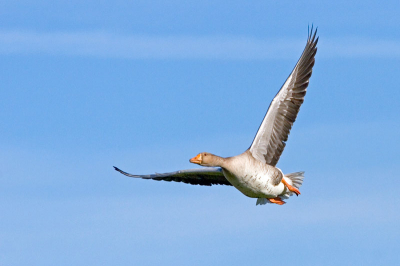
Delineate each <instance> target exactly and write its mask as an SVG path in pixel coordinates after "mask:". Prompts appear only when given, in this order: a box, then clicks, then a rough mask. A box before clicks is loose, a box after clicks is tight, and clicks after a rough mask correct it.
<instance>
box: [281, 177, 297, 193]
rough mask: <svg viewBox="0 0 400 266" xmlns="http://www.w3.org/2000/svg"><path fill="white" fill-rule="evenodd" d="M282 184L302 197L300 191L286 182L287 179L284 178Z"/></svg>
mask: <svg viewBox="0 0 400 266" xmlns="http://www.w3.org/2000/svg"><path fill="white" fill-rule="evenodd" d="M282 183H283V184H284V185H285V186H286V187H287V188H288V189H289V190H290V191H292V192H294V193H296V195H297V196H298V195H300V190H298V189H297V188H295V187H293V186H291V185H289V184H288V182H286V180H285V179H283V178H282Z"/></svg>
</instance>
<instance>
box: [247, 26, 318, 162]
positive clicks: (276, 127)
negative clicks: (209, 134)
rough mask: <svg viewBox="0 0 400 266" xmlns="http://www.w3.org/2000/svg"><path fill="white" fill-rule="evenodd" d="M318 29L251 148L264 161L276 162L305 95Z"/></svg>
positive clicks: (311, 35)
mask: <svg viewBox="0 0 400 266" xmlns="http://www.w3.org/2000/svg"><path fill="white" fill-rule="evenodd" d="M316 34H317V30H315V32H313V29H312V28H311V32H310V34H309V35H308V39H307V44H306V47H305V48H304V51H303V53H302V55H301V57H300V59H299V61H298V62H297V64H296V66H295V67H294V69H293V71H292V73H291V74H290V76H289V77H288V78H287V80H286V82H285V83H284V84H283V86H282V88H281V89H280V90H279V92H278V94H277V95H276V96H275V98H274V99H273V101H272V102H271V104H270V106H269V108H268V111H267V113H266V115H265V117H264V119H263V121H262V123H261V125H260V127H259V129H258V131H257V134H256V136H255V138H254V140H253V143H252V144H251V146H250V148H249V150H250V152H251V154H252V155H253V156H254V157H255V158H256V159H258V160H260V161H261V162H264V163H266V164H269V165H272V166H275V165H276V164H277V163H278V160H279V158H280V156H281V154H282V152H283V149H284V148H285V145H286V143H285V142H286V141H287V139H288V136H289V133H290V130H291V128H292V125H293V123H294V121H295V120H296V117H297V114H298V112H299V110H300V106H301V104H302V103H303V101H304V96H305V95H306V91H307V87H308V82H309V79H310V77H311V74H312V68H313V66H314V63H315V54H316V53H317V43H318V37H317V38H316Z"/></svg>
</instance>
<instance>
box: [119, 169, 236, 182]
mask: <svg viewBox="0 0 400 266" xmlns="http://www.w3.org/2000/svg"><path fill="white" fill-rule="evenodd" d="M114 169H115V170H116V171H118V172H120V173H121V174H123V175H126V176H130V177H136V178H143V179H152V180H156V181H161V180H163V181H168V182H170V181H174V182H183V183H186V184H191V185H201V186H211V185H227V186H231V183H229V181H228V180H226V178H225V176H224V174H223V173H222V169H221V168H215V167H205V168H201V169H188V170H179V171H175V172H170V173H162V174H159V173H155V174H152V175H132V174H129V173H127V172H124V171H122V170H121V169H119V168H117V167H115V166H114Z"/></svg>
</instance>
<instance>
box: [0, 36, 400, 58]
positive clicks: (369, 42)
mask: <svg viewBox="0 0 400 266" xmlns="http://www.w3.org/2000/svg"><path fill="white" fill-rule="evenodd" d="M304 44H305V38H304V39H282V38H280V39H260V38H253V37H249V36H145V35H121V34H113V33H107V32H101V31H92V32H33V31H20V30H13V31H4V30H3V31H0V54H3V55H4V54H47V55H69V56H71V55H72V56H91V57H107V58H125V59H233V60H254V59H256V60H257V59H259V60H260V59H261V60H262V59H286V58H293V57H297V56H298V55H299V53H301V51H302V48H303V46H304ZM320 47H321V48H320V51H319V56H320V57H324V58H327V57H328V58H332V57H344V58H349V57H350V58H357V57H378V58H379V57H384V58H388V57H399V56H400V40H376V39H368V38H357V37H349V38H344V37H343V38H322V39H321V43H320Z"/></svg>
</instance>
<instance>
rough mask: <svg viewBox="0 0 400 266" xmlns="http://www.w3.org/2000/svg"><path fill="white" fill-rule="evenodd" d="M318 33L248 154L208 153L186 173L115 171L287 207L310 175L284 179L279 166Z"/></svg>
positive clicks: (194, 160) (195, 160)
mask: <svg viewBox="0 0 400 266" xmlns="http://www.w3.org/2000/svg"><path fill="white" fill-rule="evenodd" d="M316 34H317V30H315V31H314V32H313V29H312V28H311V31H310V32H309V34H308V38H307V44H306V47H305V48H304V51H303V53H302V55H301V57H300V59H299V61H298V62H297V64H296V66H295V67H294V69H293V71H292V73H291V74H290V76H289V77H288V78H287V80H286V82H285V83H284V84H283V86H282V88H281V89H280V90H279V92H278V94H277V95H276V96H275V98H274V99H273V100H272V102H271V104H270V106H269V108H268V111H267V113H266V115H265V117H264V119H263V121H262V123H261V125H260V127H259V129H258V131H257V134H256V136H255V138H254V140H253V143H252V144H251V146H250V148H248V149H247V150H246V151H245V152H244V153H242V154H239V155H237V156H233V157H227V158H222V157H219V156H217V155H214V154H211V153H208V152H202V153H199V154H198V155H197V156H195V157H193V158H192V159H190V160H189V161H190V162H191V163H194V164H198V165H201V166H205V167H206V168H200V169H189V170H180V171H176V172H171V173H163V174H158V173H156V174H151V175H132V174H129V173H126V172H124V171H122V170H120V169H119V168H117V167H115V166H114V168H115V170H117V171H118V172H120V173H122V174H124V175H126V176H130V177H137V178H143V179H153V180H164V181H175V182H184V183H188V184H192V185H203V186H211V185H228V186H234V187H235V188H237V189H238V190H239V191H240V192H242V193H243V194H244V195H246V196H248V197H251V198H257V202H256V205H259V204H266V203H275V204H279V205H283V204H285V201H283V199H287V198H289V197H290V196H292V195H293V193H294V194H296V195H299V194H300V191H299V188H300V186H301V185H302V183H303V178H304V172H296V173H291V174H286V175H284V174H283V173H282V171H281V170H280V169H279V168H277V167H276V164H277V163H278V160H279V158H280V156H281V154H282V152H283V149H284V148H285V145H286V141H287V139H288V135H289V133H290V129H291V128H292V125H293V123H294V121H295V120H296V117H297V114H298V112H299V109H300V106H301V104H302V103H303V101H304V96H305V95H306V91H307V86H308V83H309V79H310V77H311V74H312V68H313V66H314V63H315V54H316V53H317V43H318V38H319V37H316Z"/></svg>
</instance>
